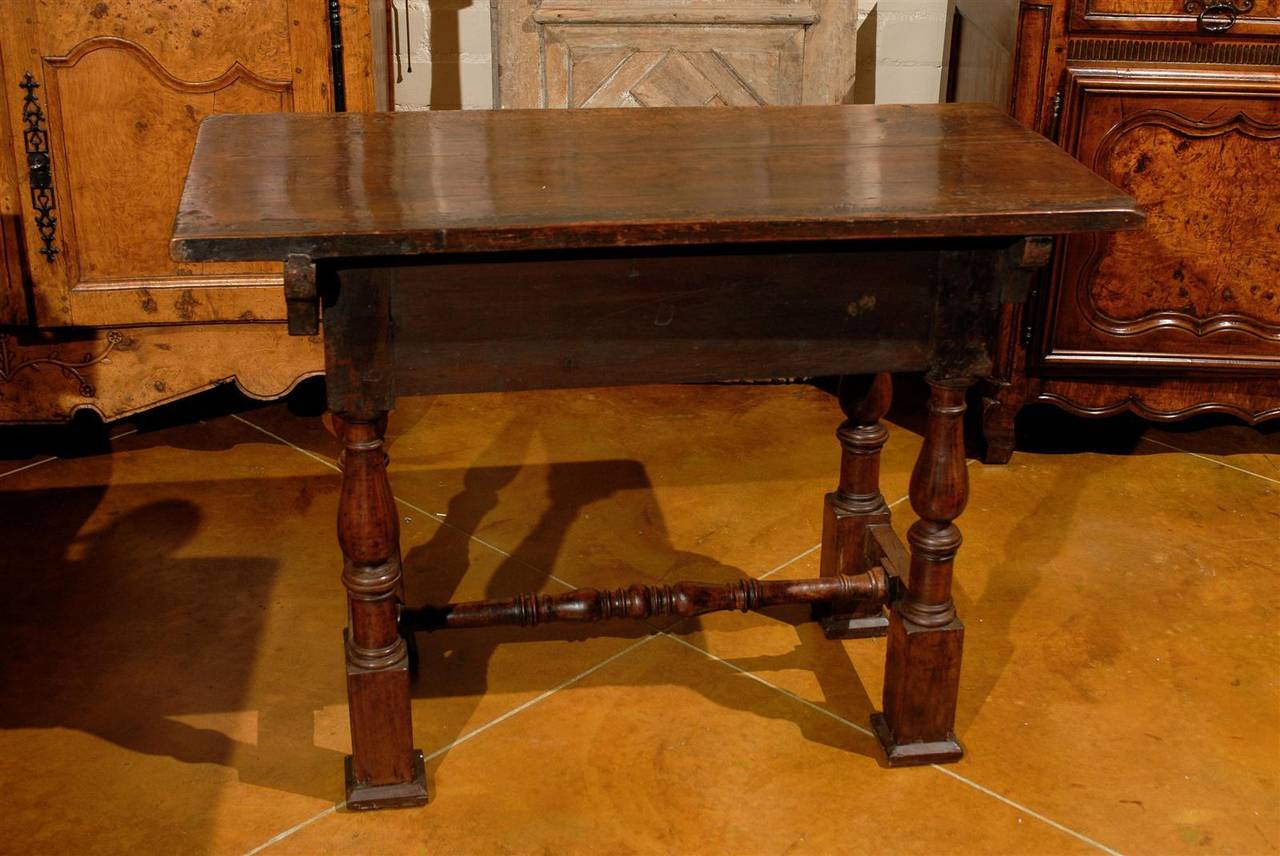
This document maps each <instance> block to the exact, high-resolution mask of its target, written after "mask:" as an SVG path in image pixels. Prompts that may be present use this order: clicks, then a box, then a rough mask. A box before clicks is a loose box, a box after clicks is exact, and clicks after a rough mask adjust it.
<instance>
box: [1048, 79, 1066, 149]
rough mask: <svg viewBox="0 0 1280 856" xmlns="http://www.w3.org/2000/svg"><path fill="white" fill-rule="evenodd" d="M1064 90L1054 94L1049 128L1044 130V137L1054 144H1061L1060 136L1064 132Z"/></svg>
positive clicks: (1050, 108)
mask: <svg viewBox="0 0 1280 856" xmlns="http://www.w3.org/2000/svg"><path fill="white" fill-rule="evenodd" d="M1062 99H1063V94H1062V90H1061V89H1059V90H1058V91H1057V92H1055V93H1053V101H1051V102H1050V104H1049V126H1048V127H1047V128H1045V129H1044V135H1045V136H1046V137H1048V138H1049V139H1050V140H1052V141H1053V142H1055V143H1056V142H1059V140H1058V134H1059V133H1060V132H1061V131H1062Z"/></svg>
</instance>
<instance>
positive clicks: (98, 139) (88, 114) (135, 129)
mask: <svg viewBox="0 0 1280 856" xmlns="http://www.w3.org/2000/svg"><path fill="white" fill-rule="evenodd" d="M341 8H342V11H343V12H344V13H346V20H345V21H344V23H345V25H346V28H347V30H348V32H350V33H352V34H353V38H354V34H359V33H364V34H365V36H364V37H365V39H367V38H368V32H369V19H368V7H367V6H366V5H365V4H363V3H354V2H346V3H344V4H342V5H341ZM328 11H329V4H328V3H327V2H326V0H218V2H217V3H206V2H196V1H195V0H181V2H171V3H152V2H141V1H140V0H102V2H96V3H95V2H66V0H5V2H4V4H3V10H2V11H0V56H2V57H3V79H4V90H5V94H6V96H7V105H6V106H7V108H8V109H7V111H6V114H5V120H6V122H7V124H8V128H9V131H10V133H9V135H8V136H9V138H10V140H9V142H10V149H11V152H12V158H13V161H12V163H13V164H15V165H16V180H17V182H18V185H19V190H20V192H19V193H18V194H17V195H18V196H19V197H20V203H19V205H18V206H17V207H18V209H19V216H20V220H21V223H22V226H23V236H22V242H23V245H24V250H25V253H24V255H25V258H26V264H27V269H28V277H29V282H28V286H29V297H30V302H31V304H32V305H33V308H34V312H35V320H36V322H37V323H38V324H39V325H40V326H43V327H51V326H65V325H77V326H103V325H120V324H163V323H183V324H190V323H204V322H226V321H262V320H274V319H279V318H282V317H283V314H284V313H283V310H284V304H283V301H282V300H281V299H280V270H279V265H273V264H257V265H248V264H234V265H233V264H226V265H193V264H182V263H176V262H173V261H171V260H170V259H169V255H168V238H169V230H170V229H171V227H172V225H173V218H174V214H175V212H176V210H177V205H178V198H179V195H180V193H181V188H182V181H183V177H184V175H185V171H186V164H187V162H188V160H189V158H190V155H191V149H192V147H193V145H194V142H195V134H196V129H197V127H198V126H199V124H200V121H201V120H202V119H203V118H204V117H206V116H208V115H211V114H214V113H224V112H261V111H288V110H302V111H323V110H330V109H332V108H333V106H334V98H333V95H334V93H333V79H334V78H333V73H332V67H331V63H330V58H331V52H330V29H329V16H328ZM364 53H365V55H367V53H368V49H367V47H366V48H365V49H364ZM356 82H357V83H362V82H363V81H359V80H357V81H356ZM347 88H348V90H349V91H348V99H349V101H351V102H354V103H352V104H349V106H352V107H354V108H356V109H360V108H361V107H367V106H368V104H367V103H366V102H368V101H369V100H370V94H369V93H371V91H372V87H365V86H361V85H354V86H348V87H347ZM33 182H34V183H39V184H43V185H44V187H42V188H41V189H40V192H39V193H35V192H31V193H27V192H26V191H27V190H28V187H29V186H30V185H31V184H32V183H33Z"/></svg>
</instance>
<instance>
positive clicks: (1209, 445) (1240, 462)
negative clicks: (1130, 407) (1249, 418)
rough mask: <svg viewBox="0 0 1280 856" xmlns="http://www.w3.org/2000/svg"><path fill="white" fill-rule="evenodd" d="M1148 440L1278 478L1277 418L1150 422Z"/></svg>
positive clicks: (1279, 428)
mask: <svg viewBox="0 0 1280 856" xmlns="http://www.w3.org/2000/svg"><path fill="white" fill-rule="evenodd" d="M1144 436H1145V437H1147V438H1148V439H1150V440H1155V441H1158V442H1160V443H1165V444H1168V445H1170V446H1175V447H1177V448H1179V449H1182V450H1184V451H1188V452H1195V453H1197V454H1201V455H1207V456H1209V457H1211V458H1214V459H1216V460H1220V461H1222V462H1223V463H1226V464H1230V465H1231V466H1234V467H1240V468H1241V469H1244V470H1248V471H1249V472H1252V473H1255V474H1257V475H1260V476H1265V477H1267V478H1269V479H1272V480H1273V481H1280V422H1276V421H1274V420H1273V421H1271V422H1266V423H1263V424H1262V425H1260V426H1251V425H1245V424H1243V423H1241V422H1238V421H1235V420H1231V421H1228V420H1226V419H1225V418H1221V419H1219V418H1212V419H1210V418H1207V417H1206V418H1202V419H1198V420H1195V421H1194V422H1191V423H1177V422H1175V423H1171V424H1169V425H1153V426H1151V427H1150V429H1149V430H1148V431H1147V432H1146V433H1145V435H1144Z"/></svg>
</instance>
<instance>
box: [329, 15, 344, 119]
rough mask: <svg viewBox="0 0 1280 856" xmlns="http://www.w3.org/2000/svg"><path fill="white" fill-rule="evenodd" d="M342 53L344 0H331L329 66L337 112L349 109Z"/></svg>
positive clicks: (334, 107)
mask: <svg viewBox="0 0 1280 856" xmlns="http://www.w3.org/2000/svg"><path fill="white" fill-rule="evenodd" d="M342 53H343V50H342V0H329V66H330V70H331V71H332V74H333V111H334V112H335V113H345V112H346V110H347V82H346V71H345V66H344V65H343V58H342Z"/></svg>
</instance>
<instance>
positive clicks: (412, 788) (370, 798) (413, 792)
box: [346, 749, 427, 811]
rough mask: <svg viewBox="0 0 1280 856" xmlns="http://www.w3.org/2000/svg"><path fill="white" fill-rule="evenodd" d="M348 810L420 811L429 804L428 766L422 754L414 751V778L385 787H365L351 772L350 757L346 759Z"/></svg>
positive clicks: (371, 785)
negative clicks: (416, 809) (418, 809)
mask: <svg viewBox="0 0 1280 856" xmlns="http://www.w3.org/2000/svg"><path fill="white" fill-rule="evenodd" d="M346 770H347V808H348V809H350V810H352V811H370V810H372V809H380V808H417V807H418V806H423V805H426V804H427V765H426V761H425V760H424V759H423V757H422V751H421V750H419V749H414V750H413V778H412V779H410V780H409V781H407V782H392V783H391V784H386V785H373V784H362V783H360V782H357V781H356V780H355V776H354V775H353V773H352V767H351V756H350V755H348V756H347V759H346Z"/></svg>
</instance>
